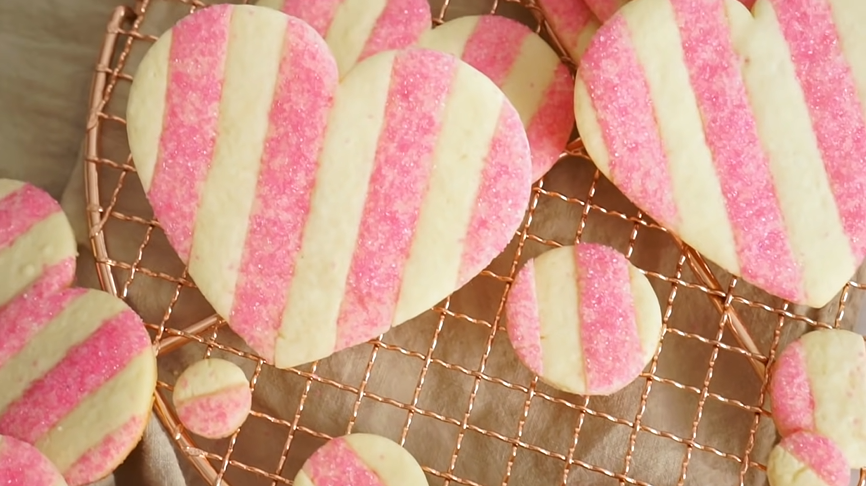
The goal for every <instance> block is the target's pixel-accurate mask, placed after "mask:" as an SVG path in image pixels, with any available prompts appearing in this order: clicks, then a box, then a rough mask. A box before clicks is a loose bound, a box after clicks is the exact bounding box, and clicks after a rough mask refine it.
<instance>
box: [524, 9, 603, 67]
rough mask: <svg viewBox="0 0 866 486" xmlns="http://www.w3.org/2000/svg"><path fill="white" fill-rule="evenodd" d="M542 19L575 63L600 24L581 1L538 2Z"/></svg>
mask: <svg viewBox="0 0 866 486" xmlns="http://www.w3.org/2000/svg"><path fill="white" fill-rule="evenodd" d="M538 6H539V8H541V11H542V12H543V13H544V19H545V20H546V21H547V23H548V24H549V25H550V29H551V30H552V31H553V33H554V35H555V36H556V38H557V40H559V42H560V45H561V46H562V49H564V50H565V52H567V53H568V56H569V57H570V58H571V60H572V61H574V62H575V63H577V62H579V61H580V57H581V56H582V55H583V52H584V51H585V50H586V47H587V45H589V40H590V39H592V36H593V34H595V31H596V30H598V28H599V26H600V25H601V23H600V22H599V21H598V19H597V18H596V17H595V15H594V14H593V13H592V10H590V9H589V7H587V5H586V3H585V2H583V0H538Z"/></svg>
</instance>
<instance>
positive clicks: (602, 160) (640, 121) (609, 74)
mask: <svg viewBox="0 0 866 486" xmlns="http://www.w3.org/2000/svg"><path fill="white" fill-rule="evenodd" d="M864 22H866V3H864V2H861V1H859V0H759V1H758V2H757V3H756V4H755V6H754V8H753V10H752V13H750V12H749V10H747V9H746V8H745V7H744V6H743V5H742V4H741V3H738V2H736V1H734V0H634V1H632V2H630V3H629V4H627V5H626V6H625V7H623V8H622V9H620V10H619V11H618V13H617V14H616V15H614V16H613V17H612V18H611V19H610V20H609V21H608V22H607V23H606V24H605V25H604V26H603V27H602V28H601V29H600V30H599V31H598V32H597V33H596V35H595V36H594V37H593V39H592V41H591V42H590V45H589V47H588V49H587V50H586V52H585V53H584V55H583V58H582V59H581V64H580V68H579V70H578V79H577V82H576V87H575V111H576V117H577V121H578V129H579V131H580V133H581V135H582V138H583V141H584V144H585V146H586V149H587V151H588V152H589V154H590V155H591V156H592V158H593V160H594V161H595V163H596V165H597V166H598V167H599V169H600V170H601V171H602V172H603V173H604V174H605V175H606V176H607V177H608V178H609V179H610V180H611V181H613V182H614V184H616V185H617V186H618V187H619V188H620V189H621V190H622V191H623V192H624V193H625V194H626V196H628V197H629V198H630V199H631V200H632V201H633V202H634V203H635V204H637V205H638V206H639V207H640V208H642V209H643V210H645V211H646V212H647V213H648V214H649V215H651V216H652V217H653V218H655V219H656V220H658V221H659V222H660V223H661V224H662V225H664V226H665V227H667V228H668V229H670V230H671V231H672V232H674V233H676V234H677V235H679V236H680V237H681V238H682V239H683V240H684V241H686V242H687V243H689V244H690V245H691V246H693V247H694V248H695V249H697V250H698V251H699V252H701V253H702V254H704V255H705V256H706V257H707V258H709V259H710V260H712V261H714V262H715V263H717V264H718V265H720V266H721V267H723V268H724V269H726V270H727V271H729V272H731V273H733V274H737V275H741V276H742V277H743V278H744V279H745V280H747V281H749V282H751V283H752V284H754V285H756V286H758V287H760V288H762V289H764V290H765V291H767V292H769V293H770V294H773V295H776V296H779V297H782V298H784V299H787V300H789V301H792V302H794V303H797V304H805V305H809V306H813V307H821V306H823V305H825V304H826V303H827V302H829V300H830V299H831V298H833V296H834V295H835V294H836V293H837V292H838V291H839V290H840V289H841V288H842V286H843V285H844V283H845V282H846V281H847V279H849V278H850V277H851V276H852V275H853V274H854V272H855V270H856V268H857V266H858V265H859V264H860V262H861V261H862V259H863V256H864V254H866V172H864V171H863V166H864V159H866V124H864V103H863V97H864V96H866V57H863V56H862V54H861V52H862V49H864V48H866V31H864V30H862V29H861V25H862V24H863V23H864Z"/></svg>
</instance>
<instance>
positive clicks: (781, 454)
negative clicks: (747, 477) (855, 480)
mask: <svg viewBox="0 0 866 486" xmlns="http://www.w3.org/2000/svg"><path fill="white" fill-rule="evenodd" d="M850 474H851V468H850V466H849V465H848V461H846V460H845V456H844V454H842V451H840V450H839V448H838V447H837V446H836V444H834V443H833V441H832V440H830V439H828V438H826V437H823V436H820V435H817V434H813V433H810V432H798V433H796V434H794V435H789V436H788V437H785V438H783V439H782V441H781V442H779V444H777V445H776V447H774V448H773V451H772V452H771V453H770V460H769V462H768V463H767V479H768V480H769V481H770V486H848V481H849V479H850Z"/></svg>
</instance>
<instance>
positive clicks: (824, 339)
mask: <svg viewBox="0 0 866 486" xmlns="http://www.w3.org/2000/svg"><path fill="white" fill-rule="evenodd" d="M769 393H770V398H771V400H772V408H773V420H774V422H775V423H776V427H777V428H778V429H779V432H780V433H781V434H782V435H783V436H785V435H791V434H794V433H796V432H801V431H811V432H815V433H818V434H821V435H823V436H825V437H827V438H829V439H830V440H832V441H833V442H835V443H836V445H837V446H838V447H839V448H840V449H841V450H842V452H843V453H844V454H845V457H846V459H847V460H848V462H849V463H850V464H851V466H852V467H855V468H861V467H866V428H864V427H863V424H864V423H866V346H864V341H863V336H861V335H860V334H857V333H854V332H850V331H845V330H841V329H824V330H820V331H814V332H810V333H807V334H805V335H803V336H802V337H800V338H799V339H798V340H796V341H794V342H793V343H791V344H790V345H788V346H787V347H786V348H785V350H784V351H783V352H782V354H780V355H779V357H778V359H777V361H776V363H775V365H774V366H773V369H772V375H771V378H770V386H769Z"/></svg>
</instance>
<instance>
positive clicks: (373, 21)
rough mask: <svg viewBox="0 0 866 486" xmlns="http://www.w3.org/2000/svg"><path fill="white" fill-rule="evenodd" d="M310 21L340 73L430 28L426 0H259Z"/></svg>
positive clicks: (400, 46) (409, 42)
mask: <svg viewBox="0 0 866 486" xmlns="http://www.w3.org/2000/svg"><path fill="white" fill-rule="evenodd" d="M256 5H259V6H262V7H270V8H273V9H276V10H280V11H282V12H284V13H287V14H289V15H291V16H293V17H297V18H299V19H301V20H303V21H305V22H307V23H308V24H310V25H311V26H312V27H313V28H314V29H316V32H318V33H319V35H321V36H322V37H323V38H324V39H325V42H327V43H328V46H329V47H330V48H331V52H332V53H333V54H334V58H335V59H336V60H337V66H338V67H339V68H340V75H341V77H342V76H345V75H346V73H348V72H349V70H350V69H352V68H353V67H354V66H355V65H356V64H358V63H359V62H361V61H363V60H364V59H367V58H368V57H370V56H372V55H373V54H378V53H380V52H384V51H390V50H395V49H404V48H406V47H409V46H411V45H412V44H414V43H415V41H417V40H418V37H420V36H421V34H423V33H424V32H426V31H427V30H429V29H430V26H431V24H432V14H431V12H430V4H429V3H428V2H427V0H259V1H258V2H257V3H256Z"/></svg>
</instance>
